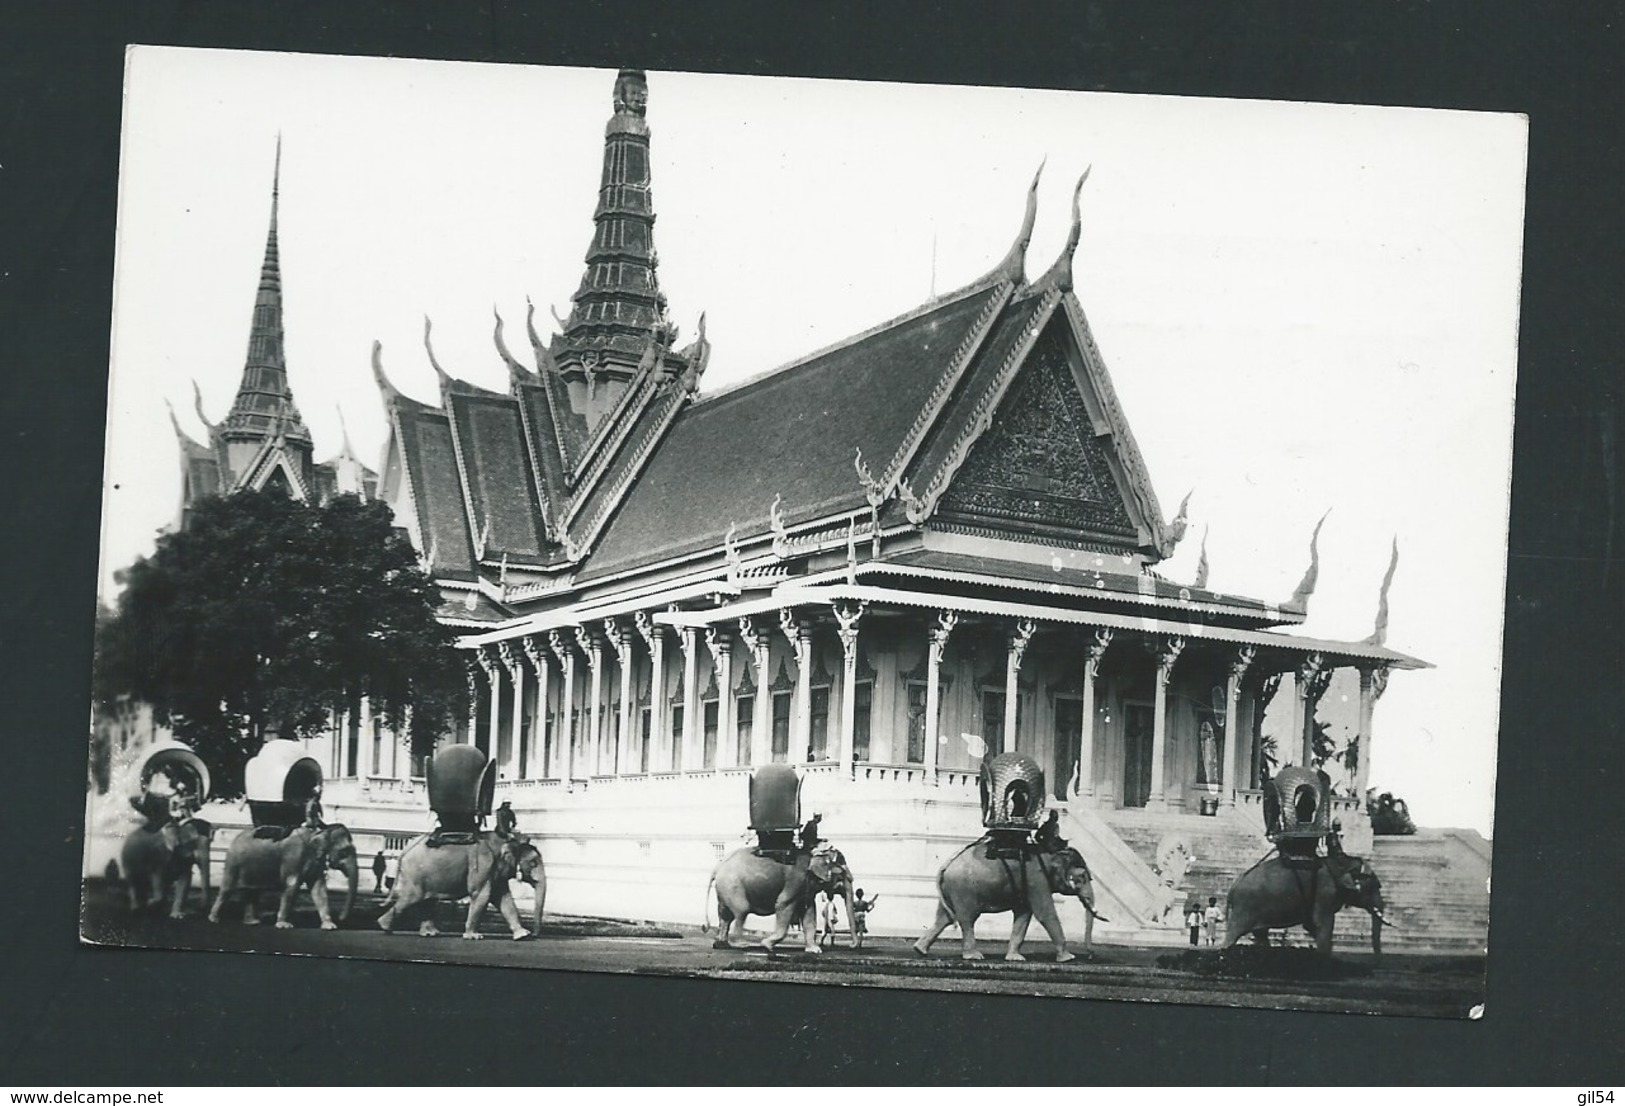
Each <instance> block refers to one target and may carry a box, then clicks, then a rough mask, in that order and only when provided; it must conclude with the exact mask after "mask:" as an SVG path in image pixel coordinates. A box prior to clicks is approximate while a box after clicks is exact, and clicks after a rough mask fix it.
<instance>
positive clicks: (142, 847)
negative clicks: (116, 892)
mask: <svg viewBox="0 0 1625 1106" xmlns="http://www.w3.org/2000/svg"><path fill="white" fill-rule="evenodd" d="M213 840H214V826H212V825H211V824H209V823H208V822H206V821H204V820H203V819H202V818H187V819H186V820H184V821H172V822H165V823H164V824H163V825H161V826H156V827H155V826H151V825H143V826H141V827H139V828H137V829H135V830H132V831H131V832H130V835H129V836H128V837H126V838H125V839H124V846H123V848H122V849H121V850H120V853H119V861H120V867H122V869H123V871H124V880H125V883H126V884H127V886H128V887H129V891H130V910H131V911H132V912H135V911H140V910H145V909H147V908H148V907H151V906H157V905H161V904H162V903H163V899H164V895H165V893H166V892H172V893H173V897H172V899H171V904H170V908H169V916H170V917H171V918H180V917H184V913H185V912H184V909H183V908H184V906H185V904H186V894H187V892H188V891H190V890H191V887H192V869H193V868H194V867H195V868H196V869H197V871H198V886H199V887H200V888H201V890H202V892H203V905H204V906H205V907H207V906H208V905H209V845H210V843H211V842H212V841H213Z"/></svg>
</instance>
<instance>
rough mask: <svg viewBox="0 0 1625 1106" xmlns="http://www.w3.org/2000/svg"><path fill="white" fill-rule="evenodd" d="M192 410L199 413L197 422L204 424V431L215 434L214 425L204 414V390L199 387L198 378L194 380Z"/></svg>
mask: <svg viewBox="0 0 1625 1106" xmlns="http://www.w3.org/2000/svg"><path fill="white" fill-rule="evenodd" d="M192 410H194V411H196V412H197V420H198V422H201V423H202V424H203V427H204V429H205V430H207V431H208V432H209V433H210V434H213V433H214V423H212V422H210V421H209V416H207V415H205V414H204V413H203V389H202V388H199V387H198V384H197V377H193V378H192Z"/></svg>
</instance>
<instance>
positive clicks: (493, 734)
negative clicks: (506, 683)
mask: <svg viewBox="0 0 1625 1106" xmlns="http://www.w3.org/2000/svg"><path fill="white" fill-rule="evenodd" d="M474 656H475V657H476V658H478V660H479V662H480V668H481V669H482V670H483V671H484V672H485V681H486V683H487V684H489V685H490V688H491V717H490V719H488V720H487V723H486V727H485V753H486V755H487V756H488V757H490V759H492V760H496V759H497V753H498V752H499V751H500V749H501V744H500V742H501V736H500V735H501V732H502V676H501V674H500V673H499V672H498V671H497V662H496V660H495V659H494V658H493V657H492V656H491V654H490V652H489V651H488V650H487V649H485V648H484V647H481V648H480V649H478V650H476V651H475V653H474Z"/></svg>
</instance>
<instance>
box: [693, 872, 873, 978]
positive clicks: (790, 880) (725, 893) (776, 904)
mask: <svg viewBox="0 0 1625 1106" xmlns="http://www.w3.org/2000/svg"><path fill="white" fill-rule="evenodd" d="M713 887H714V888H715V889H716V903H717V923H718V934H717V939H716V941H715V942H714V947H716V948H733V947H735V946H734V940H735V938H737V937H740V936H741V935H742V934H743V933H744V929H745V917H746V916H747V915H750V914H758V915H763V916H769V915H770V916H772V918H773V920H774V929H773V932H772V933H770V934H768V936H766V937H764V938H763V939H762V948H764V949H767V950H768V951H769V952H771V951H773V948H774V947H775V946H776V945H778V943H779V942H780V941H783V940H784V939H785V937H786V936H788V935H789V933H790V926H791V925H792V924H794V923H797V922H799V923H800V925H801V933H802V937H803V939H804V942H805V944H804V947H805V949H806V951H807V952H810V953H813V954H817V953H818V951H819V950H818V925H817V902H818V895H819V893H820V892H822V893H824V894H828V895H841V896H843V897H844V898H845V899H846V916H847V917H848V918H850V917H852V916H853V914H852V872H851V870H850V869H849V868H848V867H847V866H846V857H844V856H842V855H841V851H840V850H839V849H833V848H827V849H820V850H819V851H817V852H812V853H809V852H797V853H796V854H795V856H794V858H793V859H792V860H791V861H790V862H789V863H786V862H784V861H781V860H775V859H773V858H772V857H766V856H759V855H757V851H756V850H755V849H752V848H743V849H739V850H737V851H735V852H733V853H731V854H729V855H728V856H727V857H726V858H725V859H724V860H723V861H722V863H720V864H718V865H717V867H716V871H714V872H712V873H711V883H710V884H709V885H707V887H706V891H705V897H706V906H707V911H706V913H707V914H709V913H710V910H709V907H710V901H711V890H712V888H713ZM705 928H706V929H709V928H710V920H709V918H707V919H706V926H705ZM857 944H858V938H857V934H856V933H855V932H854V933H853V935H852V947H854V948H856V947H857Z"/></svg>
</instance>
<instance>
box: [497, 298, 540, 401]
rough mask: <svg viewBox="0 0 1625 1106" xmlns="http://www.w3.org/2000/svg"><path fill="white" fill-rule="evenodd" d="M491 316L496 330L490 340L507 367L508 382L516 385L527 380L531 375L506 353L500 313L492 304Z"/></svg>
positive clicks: (506, 344)
mask: <svg viewBox="0 0 1625 1106" xmlns="http://www.w3.org/2000/svg"><path fill="white" fill-rule="evenodd" d="M491 315H492V317H493V318H495V319H496V321H497V322H496V329H495V330H493V331H492V333H491V340H492V341H494V342H495V343H496V347H497V354H498V356H500V357H501V358H502V363H503V364H505V365H507V366H508V379H509V381H510V382H512V383H515V384H517V383H519V382H520V381H523V380H529V379H530V378H531V376H532V373H531V372H530V371H529V370H528V369H526V368H525V366H524V365H521V364H520V363H519V359H518V358H516V357H515V356H514V355H513V354H512V353H510V352H509V351H508V343H507V342H505V341H503V339H502V313H501V312H500V311H498V310H497V305H496V304H494V303H493V304H492V305H491Z"/></svg>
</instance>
